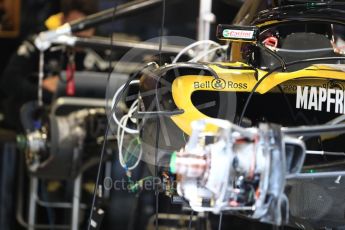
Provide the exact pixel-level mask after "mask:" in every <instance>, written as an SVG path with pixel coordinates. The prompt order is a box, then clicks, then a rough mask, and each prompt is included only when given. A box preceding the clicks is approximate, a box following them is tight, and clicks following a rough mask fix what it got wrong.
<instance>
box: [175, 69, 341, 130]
mask: <svg viewBox="0 0 345 230" xmlns="http://www.w3.org/2000/svg"><path fill="white" fill-rule="evenodd" d="M218 64H220V65H222V66H235V67H238V66H247V65H246V64H243V63H239V62H236V63H218ZM338 66H339V67H340V66H343V65H338ZM338 66H337V65H327V64H324V65H322V64H317V65H311V66H309V67H307V68H304V69H301V70H298V71H295V72H274V73H272V74H271V75H269V76H268V77H267V78H266V79H264V80H263V82H262V83H261V84H260V85H259V87H258V88H257V90H256V91H255V92H256V93H259V94H265V93H267V92H268V91H270V92H274V90H276V89H274V88H275V87H276V86H278V85H281V86H282V88H283V89H284V92H286V93H295V91H294V89H295V87H293V86H294V85H295V86H297V85H300V86H318V87H327V86H326V85H325V82H327V81H329V80H330V79H332V80H340V81H345V72H344V70H343V69H340V68H338ZM209 67H210V68H212V69H213V70H214V71H215V72H216V73H217V74H218V76H219V78H221V79H223V80H221V81H222V82H223V84H224V85H223V86H225V87H223V86H221V87H218V88H217V87H212V84H211V83H212V81H213V80H214V79H215V78H214V77H213V76H200V75H184V76H180V77H177V78H176V79H175V80H174V81H173V83H172V89H171V90H172V96H173V99H174V102H175V104H176V106H177V107H178V109H182V110H184V113H182V114H179V115H174V116H172V117H171V119H172V120H173V121H174V123H175V124H176V125H177V126H178V127H179V128H180V129H181V130H183V131H184V132H185V133H186V134H188V135H190V134H191V131H192V130H191V122H192V121H194V120H199V119H205V118H209V117H208V116H206V115H205V114H203V113H201V112H200V111H199V110H198V109H197V108H196V107H195V106H194V105H193V103H192V100H191V96H192V94H193V92H195V91H198V90H207V91H227V92H251V91H252V89H253V87H254V86H255V84H256V83H257V82H258V81H259V80H260V79H261V78H262V77H263V76H265V74H267V72H266V71H263V70H257V71H258V76H257V78H256V77H255V71H254V70H250V69H249V70H248V69H245V70H241V69H227V68H221V67H219V66H218V65H216V64H209ZM229 81H230V82H232V83H233V84H232V85H239V84H242V87H237V88H235V87H229V85H228V84H227V82H229ZM195 82H197V83H195ZM224 82H225V83H224ZM284 82H285V84H286V85H285V87H284V84H283V83H284ZM194 84H198V85H199V86H200V85H202V86H203V88H200V87H199V88H195V86H194ZM340 84H343V85H344V86H345V84H344V83H340ZM213 86H214V85H213ZM244 86H246V87H244ZM287 86H288V87H287ZM344 88H345V87H344ZM268 106H269V105H268ZM277 109H278V108H277ZM206 131H209V132H212V131H215V130H214V127H212V126H210V127H207V128H206Z"/></svg>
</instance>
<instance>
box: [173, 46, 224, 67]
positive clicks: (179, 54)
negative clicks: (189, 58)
mask: <svg viewBox="0 0 345 230" xmlns="http://www.w3.org/2000/svg"><path fill="white" fill-rule="evenodd" d="M203 44H209V45H214V46H217V47H222V46H221V45H220V44H219V43H217V42H215V41H212V40H201V41H196V42H194V43H192V44H190V45H188V46H186V47H185V48H183V49H182V50H181V51H180V52H179V53H178V54H177V55H176V57H175V58H174V60H173V61H172V63H173V64H174V63H176V62H177V61H178V60H179V59H180V57H181V56H182V55H183V54H185V53H186V52H187V51H189V50H190V49H192V48H194V47H196V46H199V45H203Z"/></svg>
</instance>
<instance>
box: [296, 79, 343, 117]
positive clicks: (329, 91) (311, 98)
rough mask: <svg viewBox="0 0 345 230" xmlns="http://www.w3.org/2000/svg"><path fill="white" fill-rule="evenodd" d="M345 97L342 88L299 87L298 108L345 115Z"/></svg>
mask: <svg viewBox="0 0 345 230" xmlns="http://www.w3.org/2000/svg"><path fill="white" fill-rule="evenodd" d="M334 86H339V85H338V84H337V85H334ZM339 88H340V89H339ZM344 96H345V92H344V90H343V89H342V87H334V88H325V87H316V86H297V93H296V108H297V109H306V110H314V111H327V112H332V113H339V114H345V98H344Z"/></svg>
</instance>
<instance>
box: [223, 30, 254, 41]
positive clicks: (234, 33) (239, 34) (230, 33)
mask: <svg viewBox="0 0 345 230" xmlns="http://www.w3.org/2000/svg"><path fill="white" fill-rule="evenodd" d="M253 35H254V31H251V30H231V29H225V30H223V37H225V38H237V39H252V38H253Z"/></svg>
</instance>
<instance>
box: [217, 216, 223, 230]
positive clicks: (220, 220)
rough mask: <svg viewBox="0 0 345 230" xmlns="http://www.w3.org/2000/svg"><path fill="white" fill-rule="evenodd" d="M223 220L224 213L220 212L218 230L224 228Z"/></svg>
mask: <svg viewBox="0 0 345 230" xmlns="http://www.w3.org/2000/svg"><path fill="white" fill-rule="evenodd" d="M222 221H223V213H222V212H221V213H220V214H219V223H218V230H221V229H222Z"/></svg>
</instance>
